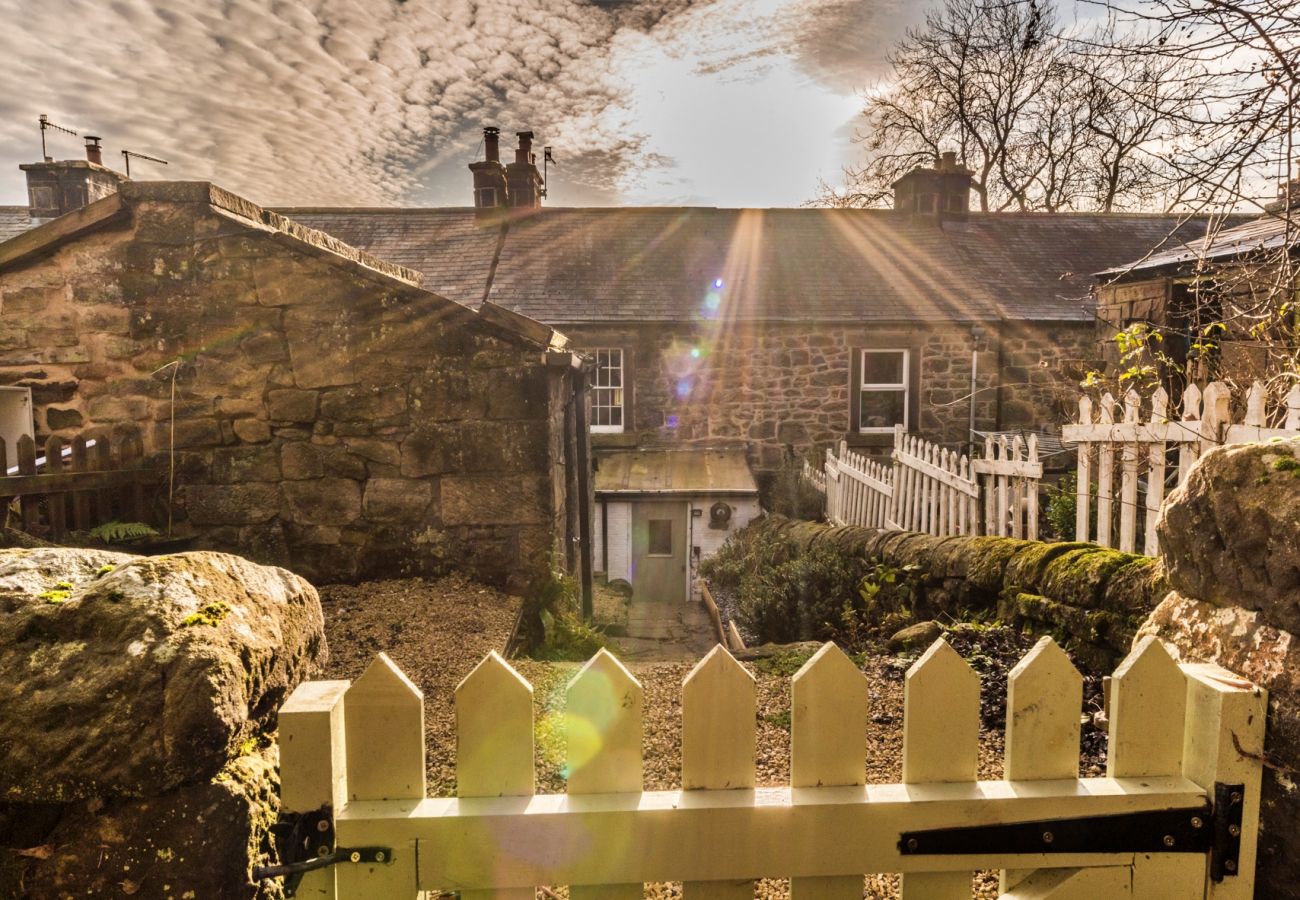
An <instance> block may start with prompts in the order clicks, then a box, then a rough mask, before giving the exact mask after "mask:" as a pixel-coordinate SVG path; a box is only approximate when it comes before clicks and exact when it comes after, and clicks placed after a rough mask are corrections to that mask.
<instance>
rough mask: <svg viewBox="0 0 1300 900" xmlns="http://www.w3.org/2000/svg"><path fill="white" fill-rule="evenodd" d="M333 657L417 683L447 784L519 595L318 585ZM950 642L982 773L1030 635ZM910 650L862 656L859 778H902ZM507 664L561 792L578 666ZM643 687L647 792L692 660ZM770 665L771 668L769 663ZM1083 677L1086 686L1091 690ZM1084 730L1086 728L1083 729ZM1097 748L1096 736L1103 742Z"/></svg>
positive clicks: (668, 767) (771, 727) (777, 699)
mask: <svg viewBox="0 0 1300 900" xmlns="http://www.w3.org/2000/svg"><path fill="white" fill-rule="evenodd" d="M321 594H322V601H323V603H324V606H325V616H326V633H327V636H328V639H329V642H330V654H331V658H330V663H329V666H328V668H327V671H326V673H325V674H324V677H330V678H355V677H356V676H358V675H359V674H360V673H361V672H362V671H364V669H365V666H366V665H368V664H369V662H370V660H371V659H373V657H374V655H375V653H377V652H379V651H380V650H383V651H386V652H387V653H388V654H389V655H390V656H391V657H392V658H393V659H394V660H395V661H396V662H397V664H398V665H399V666H400V667H401V668H402V670H403V671H404V672H406V674H407V675H408V676H409V677H410V678H411V679H412V680H413V681H414V682H415V683H416V684H417V685H418V686H419V687H420V688H421V689H422V690H423V691H424V696H425V721H426V729H427V734H428V756H429V792H430V795H444V796H445V795H447V794H451V793H454V791H455V771H454V767H453V760H454V754H455V735H454V731H453V728H454V709H453V705H452V692H453V691H454V689H455V686H456V684H457V683H458V682H459V681H460V679H461V678H463V677H464V676H465V674H466V673H468V672H469V671H470V669H472V668H473V667H474V665H476V664H477V663H478V661H479V660H480V659H481V658H482V657H483V656H484V655H485V654H486V653H487V652H488V651H489V650H491V649H494V648H495V649H498V650H499V649H501V648H502V647H503V646H504V645H505V642H506V640H507V638H508V635H509V632H510V629H511V627H512V625H513V622H514V618H515V616H516V615H517V613H518V609H519V599H518V598H515V597H509V596H506V595H503V594H500V593H498V592H496V591H494V590H491V589H490V588H485V587H483V586H481V585H478V584H475V583H473V582H470V581H466V580H464V579H459V578H448V579H443V580H441V581H421V580H418V579H413V580H403V581H390V582H378V583H372V584H364V585H359V586H356V587H328V588H325V589H323V590H322V592H321ZM950 639H951V640H952V643H953V644H954V646H956V647H957V649H958V650H959V651H960V652H962V653H963V655H965V656H966V657H967V658H968V659H969V660H971V662H972V665H974V666H975V668H976V669H977V670H978V671H980V674H981V675H982V676H983V677H984V678H985V679H986V680H987V681H988V682H989V689H988V690H986V692H985V695H984V698H983V703H982V707H983V708H982V718H983V719H984V727H983V728H982V730H981V737H980V765H979V774H980V777H981V778H998V777H1000V776H1001V774H1002V760H1001V757H1002V750H1003V740H1002V733H1001V727H1002V717H1003V716H1004V714H1005V713H1004V704H1005V694H1004V692H1005V679H1006V670H1007V669H1008V668H1009V667H1010V666H1011V665H1013V664H1014V662H1015V661H1016V660H1018V659H1019V657H1020V656H1021V655H1022V654H1023V653H1024V652H1025V650H1026V649H1027V648H1028V646H1030V644H1031V641H1030V640H1029V639H1026V638H1023V637H1021V636H1020V635H1018V634H1016V633H1015V632H1013V631H1010V630H1009V629H978V630H972V631H965V632H962V631H959V632H958V633H957V634H955V635H952V636H951V638H950ZM797 662H798V661H797V660H795V661H789V664H788V665H785V666H782V665H781V664H779V663H778V664H775V665H773V664H771V663H765V664H760V665H758V666H751V668H753V669H754V670H755V674H756V677H757V683H758V700H759V721H758V756H757V765H758V783H759V785H760V786H781V785H784V784H788V783H789V777H790V733H789V721H790V718H789V714H790V688H789V677H788V676H789V671H788V670H790V669H792V668H793V667H795V666H796V664H797ZM909 663H910V660H908V659H905V658H891V657H888V656H885V655H874V656H873V655H868V657H867V660H866V662H865V664H864V671H865V672H866V674H867V677H868V679H869V681H870V683H871V719H870V722H869V723H868V726H867V730H866V733H865V735H864V740H865V741H866V744H867V771H866V777H867V781H868V782H873V783H889V782H896V781H898V780H900V778H901V776H902V771H901V769H902V746H903V732H902V725H903V676H904V673H905V672H906V668H907V665H908V664H909ZM513 664H514V665H515V667H516V668H517V669H518V670H519V672H520V674H522V675H523V676H524V677H525V678H526V679H527V680H528V681H529V683H531V684H532V685H533V688H534V695H535V698H536V706H537V711H536V721H537V723H538V726H537V773H538V776H537V789H538V791H539V792H544V793H552V792H559V791H563V790H564V782H563V779H562V778H561V776H560V766H561V764H562V762H563V756H564V747H563V734H562V733H561V731H560V729H559V728H558V727H557V723H558V721H559V719H558V716H559V712H560V710H561V708H562V702H563V692H564V686H565V684H566V683H567V681H568V679H569V678H570V677H571V676H572V675H573V673H574V672H576V671H577V669H578V664H576V663H543V662H537V661H534V660H527V659H521V660H515V661H514V663H513ZM629 668H631V670H632V671H633V673H634V674H635V675H636V677H637V678H638V679H639V680H640V682H641V685H642V687H643V688H644V690H645V706H644V709H645V739H644V748H643V749H644V759H645V763H644V773H645V788H646V790H672V789H675V788H679V787H680V786H681V780H680V772H679V770H680V766H681V683H682V679H683V678H684V677H685V676H686V674H687V673H688V672H689V671H690V668H691V665H690V664H689V663H641V664H634V665H632V666H630V667H629ZM773 670H774V671H773ZM1097 689H1098V688H1097V681H1096V680H1095V679H1094V680H1091V681H1090V687H1089V691H1090V692H1095V691H1096V690H1097ZM1089 730H1090V729H1085V732H1088V731H1089ZM1097 746H1098V741H1097V739H1096V736H1095V735H1094V736H1085V741H1084V747H1085V751H1087V752H1088V755H1086V756H1085V757H1084V759H1083V761H1082V764H1081V768H1082V770H1083V774H1099V772H1100V766H1101V760H1100V758H1099V757H1098V756H1097V755H1096V752H1095V751H1096V749H1097ZM1102 746H1104V743H1103V744H1102ZM566 894H567V892H566V891H565V890H564V889H562V888H557V889H553V890H546V891H539V892H538V897H539V898H546V897H557V896H558V897H564V896H566ZM681 894H682V892H681V887H680V885H676V884H656V885H649V886H647V891H646V896H648V897H655V898H664V897H680V896H681ZM972 895H973V896H974V897H980V898H984V897H996V896H997V879H996V876H995V875H993V874H992V873H982V874H979V875H977V876H976V877H975V880H974V884H973V891H972ZM756 896H758V897H760V898H778V897H788V896H789V888H788V884H787V883H786V882H782V881H764V882H760V883H759V886H758V889H757V892H756ZM863 896H864V897H872V898H887V897H896V896H897V885H896V879H895V878H894V877H892V876H872V877H870V878H868V879H867V880H866V882H865V885H864V891H863Z"/></svg>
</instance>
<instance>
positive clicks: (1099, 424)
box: [1062, 381, 1300, 556]
mask: <svg viewBox="0 0 1300 900" xmlns="http://www.w3.org/2000/svg"><path fill="white" fill-rule="evenodd" d="M1144 407H1145V409H1144ZM1178 407H1179V408H1178V410H1173V409H1171V408H1170V398H1169V395H1168V394H1167V393H1166V392H1165V390H1164V388H1157V389H1156V390H1155V391H1154V392H1153V393H1152V394H1151V396H1150V397H1149V398H1148V399H1147V400H1145V401H1144V400H1143V398H1142V397H1141V396H1139V394H1138V393H1137V391H1134V390H1129V391H1127V392H1126V393H1125V394H1124V396H1123V397H1122V398H1121V399H1119V400H1116V398H1115V397H1114V396H1112V395H1111V394H1109V393H1107V394H1103V395H1102V397H1101V399H1100V401H1099V403H1097V404H1095V405H1094V403H1093V401H1092V398H1090V397H1088V396H1086V395H1085V396H1082V397H1080V398H1079V415H1078V421H1077V422H1076V423H1074V424H1071V425H1066V426H1065V428H1064V429H1063V432H1062V438H1063V440H1065V441H1067V442H1072V443H1076V444H1078V455H1079V456H1078V470H1077V472H1078V477H1077V484H1076V495H1075V498H1076V508H1075V538H1076V539H1077V540H1080V541H1096V542H1097V543H1098V544H1101V545H1102V546H1105V547H1114V548H1116V549H1118V550H1122V551H1124V552H1126V553H1136V552H1139V551H1140V552H1142V553H1145V554H1146V555H1147V556H1155V555H1156V554H1157V553H1158V552H1159V549H1160V547H1159V539H1158V537H1157V535H1156V520H1157V519H1158V518H1159V513H1160V504H1161V503H1162V502H1163V501H1164V498H1165V494H1166V491H1167V488H1168V487H1169V485H1168V484H1167V481H1168V479H1169V478H1170V475H1171V468H1170V458H1169V457H1170V454H1171V453H1176V454H1177V464H1176V468H1173V469H1172V475H1173V481H1174V484H1175V485H1179V484H1182V483H1183V481H1185V480H1186V478H1187V474H1188V472H1189V471H1190V470H1191V467H1192V464H1193V463H1194V462H1196V460H1197V459H1199V458H1200V457H1201V456H1202V455H1203V454H1205V453H1207V452H1208V451H1209V450H1211V449H1212V448H1214V447H1217V446H1219V445H1220V444H1236V443H1245V442H1251V441H1264V440H1269V439H1271V438H1280V437H1295V436H1296V435H1298V434H1300V384H1295V385H1292V387H1291V388H1290V389H1289V391H1288V392H1287V394H1286V396H1285V397H1283V398H1282V400H1281V402H1280V403H1279V404H1277V408H1276V409H1275V410H1274V412H1273V415H1272V418H1273V420H1274V421H1275V423H1276V424H1275V425H1273V426H1270V425H1269V424H1268V423H1269V393H1268V390H1267V389H1266V388H1265V386H1264V385H1263V384H1261V383H1260V382H1255V383H1254V384H1252V385H1251V386H1250V388H1249V389H1248V390H1247V391H1246V394H1245V397H1244V398H1242V400H1241V401H1240V402H1239V403H1234V399H1233V393H1232V389H1231V388H1230V387H1229V386H1228V385H1227V384H1224V383H1223V382H1219V381H1214V382H1210V383H1209V384H1208V385H1206V387H1205V390H1204V391H1202V390H1201V389H1200V388H1198V387H1197V386H1196V385H1194V384H1192V385H1188V386H1187V388H1186V389H1185V390H1184V391H1183V394H1182V396H1181V397H1180V398H1179V403H1178ZM1234 407H1240V411H1241V413H1242V421H1241V422H1240V423H1234V421H1233V418H1234ZM1117 462H1118V475H1119V479H1118V482H1119V483H1118V485H1116V477H1115V476H1116V463H1117ZM1094 473H1095V478H1094ZM1139 536H1140V537H1141V543H1140V546H1139V540H1138V539H1139Z"/></svg>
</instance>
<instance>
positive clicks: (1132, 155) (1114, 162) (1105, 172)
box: [816, 0, 1191, 211]
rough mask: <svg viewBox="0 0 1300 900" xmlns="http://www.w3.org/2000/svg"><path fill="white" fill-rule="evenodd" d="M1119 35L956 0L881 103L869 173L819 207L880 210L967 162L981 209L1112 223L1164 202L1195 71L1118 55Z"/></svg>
mask: <svg viewBox="0 0 1300 900" xmlns="http://www.w3.org/2000/svg"><path fill="white" fill-rule="evenodd" d="M1121 45H1122V42H1121V41H1119V40H1118V39H1117V38H1116V35H1115V32H1114V24H1113V23H1108V24H1107V25H1105V26H1104V27H1102V28H1101V29H1099V30H1095V33H1088V34H1083V35H1072V36H1067V35H1063V34H1061V33H1060V30H1059V27H1058V23H1057V15H1056V10H1055V7H1054V6H1053V5H1052V4H1051V2H1050V0H946V2H945V3H944V4H943V5H942V6H941V7H939V8H938V9H936V10H934V11H932V12H931V13H929V14H928V15H927V17H926V20H925V23H924V25H923V26H922V27H920V28H918V29H914V30H912V31H909V32H908V33H907V35H906V36H905V38H904V39H903V40H902V41H901V42H900V43H899V44H898V46H897V47H896V48H895V50H894V53H893V54H892V55H891V57H890V61H891V63H892V65H893V75H892V77H891V78H890V79H888V80H887V81H886V82H885V83H884V84H882V85H879V86H877V88H876V89H875V90H874V91H873V92H872V93H871V94H870V95H869V96H868V98H867V102H866V105H865V109H864V111H863V115H864V123H863V127H862V131H861V134H860V135H859V142H860V143H861V144H862V145H863V147H864V149H865V152H866V157H867V161H866V162H865V164H863V165H862V166H861V167H857V168H850V169H848V170H846V171H845V173H844V176H845V177H844V184H843V185H842V186H840V187H831V186H829V185H823V186H822V188H821V190H820V192H819V197H818V200H817V201H816V202H817V203H819V204H823V205H834V206H849V205H861V206H870V205H877V204H879V203H880V202H881V201H883V200H884V199H885V198H886V197H887V196H888V194H889V186H890V185H891V184H892V183H893V181H895V180H896V179H897V178H898V177H899V176H901V175H902V174H903V173H904V172H906V171H908V170H909V169H911V168H913V167H914V166H916V165H918V164H925V163H928V162H930V161H932V160H933V159H934V158H935V157H937V155H938V153H939V152H940V149H941V148H942V149H953V150H956V151H957V153H958V156H959V158H960V159H962V160H963V162H964V163H965V165H966V166H967V167H968V168H970V169H972V170H973V172H974V177H973V184H972V187H973V188H974V190H975V192H976V194H977V195H978V197H979V206H980V209H982V210H985V211H988V210H1001V209H1019V210H1030V209H1042V210H1048V211H1055V210H1064V209H1100V210H1104V211H1110V210H1113V209H1117V208H1124V207H1129V206H1134V205H1139V204H1144V203H1149V202H1150V201H1151V200H1152V199H1153V198H1154V197H1157V196H1159V195H1161V193H1162V192H1163V191H1164V190H1165V188H1166V186H1167V175H1168V174H1169V173H1168V170H1167V166H1166V165H1165V163H1164V161H1163V159H1162V158H1161V156H1160V155H1159V154H1158V153H1157V152H1156V150H1155V148H1157V147H1160V146H1162V145H1164V144H1167V143H1168V142H1169V141H1170V140H1171V139H1172V138H1173V136H1174V132H1175V129H1174V127H1173V126H1174V123H1175V122H1176V121H1177V119H1176V117H1174V116H1171V115H1169V110H1170V108H1171V107H1177V106H1178V105H1179V104H1180V103H1184V102H1186V99H1187V91H1186V87H1187V78H1186V77H1185V73H1184V72H1183V71H1182V70H1183V69H1185V68H1188V67H1190V65H1191V63H1190V62H1189V61H1186V60H1179V59H1163V58H1156V57H1152V56H1149V55H1144V54H1137V55H1124V54H1123V53H1120V52H1117V51H1118V48H1119V47H1120V46H1121Z"/></svg>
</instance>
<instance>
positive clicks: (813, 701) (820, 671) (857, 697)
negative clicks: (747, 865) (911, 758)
mask: <svg viewBox="0 0 1300 900" xmlns="http://www.w3.org/2000/svg"><path fill="white" fill-rule="evenodd" d="M867 707H868V698H867V679H866V677H865V676H864V675H863V674H862V672H861V671H860V670H859V669H858V667H857V666H856V665H854V663H853V660H851V659H849V658H848V657H847V656H846V655H845V654H844V651H843V650H841V649H840V648H839V647H837V646H835V645H834V644H832V643H829V642H828V643H826V644H823V645H822V647H821V649H820V650H818V651H817V652H816V653H815V654H813V657H812V658H811V659H810V660H808V662H806V663H804V664H803V667H802V668H800V669H799V671H798V672H796V673H795V675H794V678H793V679H791V682H790V784H791V786H792V787H793V788H809V787H822V786H832V785H834V786H841V785H847V786H855V785H862V784H864V783H865V781H866V767H867V746H866V731H867V711H868V710H867ZM857 793H859V794H860V793H861V791H858V792H857ZM796 802H798V801H797V800H796ZM788 839H789V840H793V841H797V842H799V843H800V844H803V845H804V846H805V848H806V850H807V852H808V853H810V854H814V853H815V852H816V851H815V850H814V849H813V847H814V846H815V845H813V844H805V843H804V842H805V840H806V836H804V835H798V836H796V835H794V834H791V835H790V836H789V838H788ZM850 871H852V870H850ZM865 872H866V870H865V869H864V870H862V871H860V872H858V873H856V874H853V875H846V876H844V877H835V878H831V877H818V878H815V879H813V880H807V879H806V878H800V877H795V878H792V879H791V882H790V897H791V898H792V900H840V898H843V900H860V898H861V897H862V883H863V875H864V874H865ZM788 874H792V875H794V874H798V873H797V872H795V871H794V870H791V871H790V872H789V873H788ZM826 874H827V875H830V874H834V872H833V870H832V872H829V873H826Z"/></svg>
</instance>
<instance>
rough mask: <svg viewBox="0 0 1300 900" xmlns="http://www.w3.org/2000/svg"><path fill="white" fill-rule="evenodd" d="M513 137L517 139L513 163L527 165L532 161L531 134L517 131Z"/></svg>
mask: <svg viewBox="0 0 1300 900" xmlns="http://www.w3.org/2000/svg"><path fill="white" fill-rule="evenodd" d="M515 137H517V138H519V149H518V150H516V151H515V162H517V163H521V164H523V165H529V164H531V163H532V161H533V133H532V132H531V131H517V132H515Z"/></svg>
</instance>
